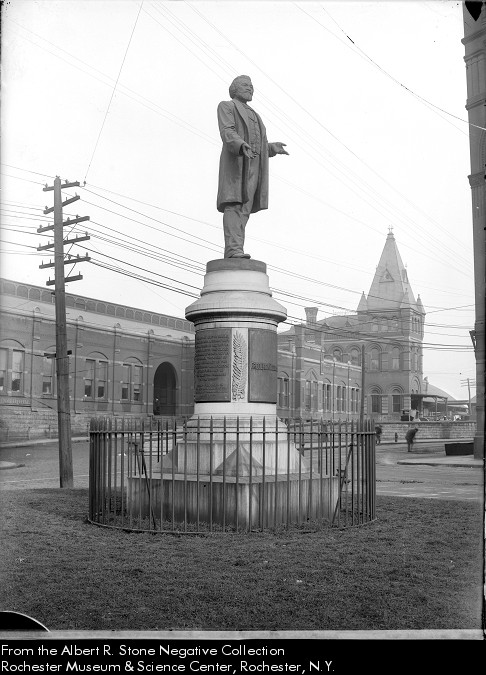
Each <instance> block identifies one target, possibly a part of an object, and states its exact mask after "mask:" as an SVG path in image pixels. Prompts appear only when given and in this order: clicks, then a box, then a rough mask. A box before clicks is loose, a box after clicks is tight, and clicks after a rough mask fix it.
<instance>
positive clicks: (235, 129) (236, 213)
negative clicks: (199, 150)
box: [217, 75, 289, 258]
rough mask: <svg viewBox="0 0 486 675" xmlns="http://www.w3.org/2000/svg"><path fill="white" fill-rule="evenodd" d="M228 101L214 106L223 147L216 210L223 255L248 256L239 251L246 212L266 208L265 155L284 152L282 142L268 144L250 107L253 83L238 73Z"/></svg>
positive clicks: (266, 171)
mask: <svg viewBox="0 0 486 675" xmlns="http://www.w3.org/2000/svg"><path fill="white" fill-rule="evenodd" d="M229 95H230V97H231V101H221V103H220V104H219V105H218V124H219V131H220V134H221V139H222V141H223V149H222V151H221V158H220V161H219V184H218V199H217V208H218V211H220V212H221V213H223V229H224V242H225V249H224V257H225V258H250V255H249V254H248V253H245V252H244V251H243V245H244V243H245V227H246V223H247V222H248V218H249V217H250V213H256V212H257V211H261V210H262V209H267V208H268V158H269V157H274V156H275V155H288V154H289V153H288V152H287V151H286V150H284V147H285V143H269V142H268V141H267V134H266V131H265V127H264V125H263V122H262V119H261V117H260V115H258V114H257V113H256V112H255V111H254V110H253V109H252V108H250V106H249V105H248V101H251V100H252V98H253V85H252V83H251V79H250V78H249V77H248V75H240V76H239V77H237V78H235V79H234V80H233V82H232V83H231V85H230V88H229Z"/></svg>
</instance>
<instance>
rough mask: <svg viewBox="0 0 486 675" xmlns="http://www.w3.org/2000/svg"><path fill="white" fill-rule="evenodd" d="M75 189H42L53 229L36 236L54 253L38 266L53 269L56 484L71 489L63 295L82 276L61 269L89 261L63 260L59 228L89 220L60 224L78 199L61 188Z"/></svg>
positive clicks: (57, 181) (42, 229)
mask: <svg viewBox="0 0 486 675" xmlns="http://www.w3.org/2000/svg"><path fill="white" fill-rule="evenodd" d="M74 186H79V183H78V182H75V183H68V182H67V181H66V182H65V183H64V184H62V185H61V179H60V178H59V176H56V178H55V180H54V186H52V187H50V186H47V185H46V186H45V188H44V189H43V190H44V192H47V191H49V190H54V206H53V207H47V206H46V208H45V209H44V214H48V213H52V212H54V225H48V226H46V227H39V228H38V229H37V232H46V231H47V230H53V231H54V243H53V244H48V245H47V246H40V247H38V250H47V249H52V248H53V249H54V262H49V263H47V264H42V265H39V267H40V268H45V267H54V273H55V279H54V281H51V280H50V279H49V281H48V282H47V285H48V286H52V285H54V287H55V291H54V297H55V307H56V354H55V358H56V375H57V422H58V432H59V481H60V487H62V488H64V487H67V488H72V487H73V486H74V483H73V459H72V448H71V406H70V400H69V355H68V348H67V327H66V294H65V282H66V281H77V280H78V279H82V278H83V277H82V275H81V274H79V275H77V276H74V277H67V278H66V277H65V276H64V265H65V264H69V263H76V262H80V261H85V260H90V258H89V257H88V255H86V256H84V257H83V258H80V257H79V256H77V257H76V258H74V259H73V258H68V259H65V257H64V245H65V243H67V241H66V242H65V241H64V232H63V228H64V226H66V225H71V224H75V223H78V222H81V221H83V220H89V216H83V217H82V218H78V217H77V216H76V218H74V219H72V220H68V221H66V222H63V219H62V218H63V216H62V209H63V206H66V205H67V204H71V203H72V202H74V201H76V200H78V199H79V197H78V196H77V195H76V196H75V197H71V198H70V199H67V200H66V201H65V202H63V201H62V193H61V190H62V188H68V187H74ZM86 239H89V237H88V236H87V235H86V236H85V237H79V238H75V239H72V240H70V241H69V243H77V242H78V241H82V240H86Z"/></svg>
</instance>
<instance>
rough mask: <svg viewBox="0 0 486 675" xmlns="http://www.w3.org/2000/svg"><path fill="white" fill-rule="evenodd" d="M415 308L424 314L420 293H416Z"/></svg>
mask: <svg viewBox="0 0 486 675" xmlns="http://www.w3.org/2000/svg"><path fill="white" fill-rule="evenodd" d="M417 309H418V311H419V312H420V313H421V314H425V309H424V306H423V304H422V299H421V298H420V293H419V294H418V295H417Z"/></svg>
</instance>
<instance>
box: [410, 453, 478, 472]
mask: <svg viewBox="0 0 486 675" xmlns="http://www.w3.org/2000/svg"><path fill="white" fill-rule="evenodd" d="M444 452H445V450H444ZM410 454H411V455H413V453H410ZM397 464H424V465H427V466H459V467H465V468H477V469H482V468H483V466H484V460H482V459H475V457H474V455H459V456H452V457H448V456H446V455H444V456H441V455H421V456H420V457H409V458H407V459H399V460H398V461H397Z"/></svg>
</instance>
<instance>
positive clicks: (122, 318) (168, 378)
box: [0, 280, 194, 440]
mask: <svg viewBox="0 0 486 675" xmlns="http://www.w3.org/2000/svg"><path fill="white" fill-rule="evenodd" d="M0 294H1V300H2V322H1V328H0V405H1V406H2V422H1V426H0V438H2V439H4V440H5V438H14V437H15V436H17V437H20V436H22V437H25V436H32V437H34V436H43V435H49V434H51V433H54V432H55V431H57V398H56V397H57V393H56V372H55V358H53V357H54V356H55V351H56V346H55V345H56V337H55V336H56V330H55V305H54V296H53V294H52V293H51V292H50V291H49V290H46V289H44V288H41V287H38V286H32V285H28V284H22V283H18V282H13V281H7V280H0ZM66 319H67V341H68V350H69V352H70V356H69V360H70V376H69V381H70V402H71V426H72V429H73V432H74V433H79V432H83V433H84V432H85V431H86V428H87V425H88V424H89V420H90V418H91V417H99V416H107V417H111V418H115V417H118V416H124V417H138V418H140V417H147V416H152V415H154V414H155V415H160V416H165V415H166V416H171V417H172V416H176V417H183V416H189V415H191V414H192V412H193V409H194V403H193V389H194V387H193V370H194V326H193V324H192V323H191V322H189V321H186V320H185V319H180V318H178V317H173V316H169V315H167V314H160V313H158V312H153V311H152V312H147V311H143V310H140V309H137V308H134V307H128V306H125V305H120V304H115V303H110V302H106V301H104V300H97V299H94V298H86V297H83V296H79V295H74V294H71V293H66Z"/></svg>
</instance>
